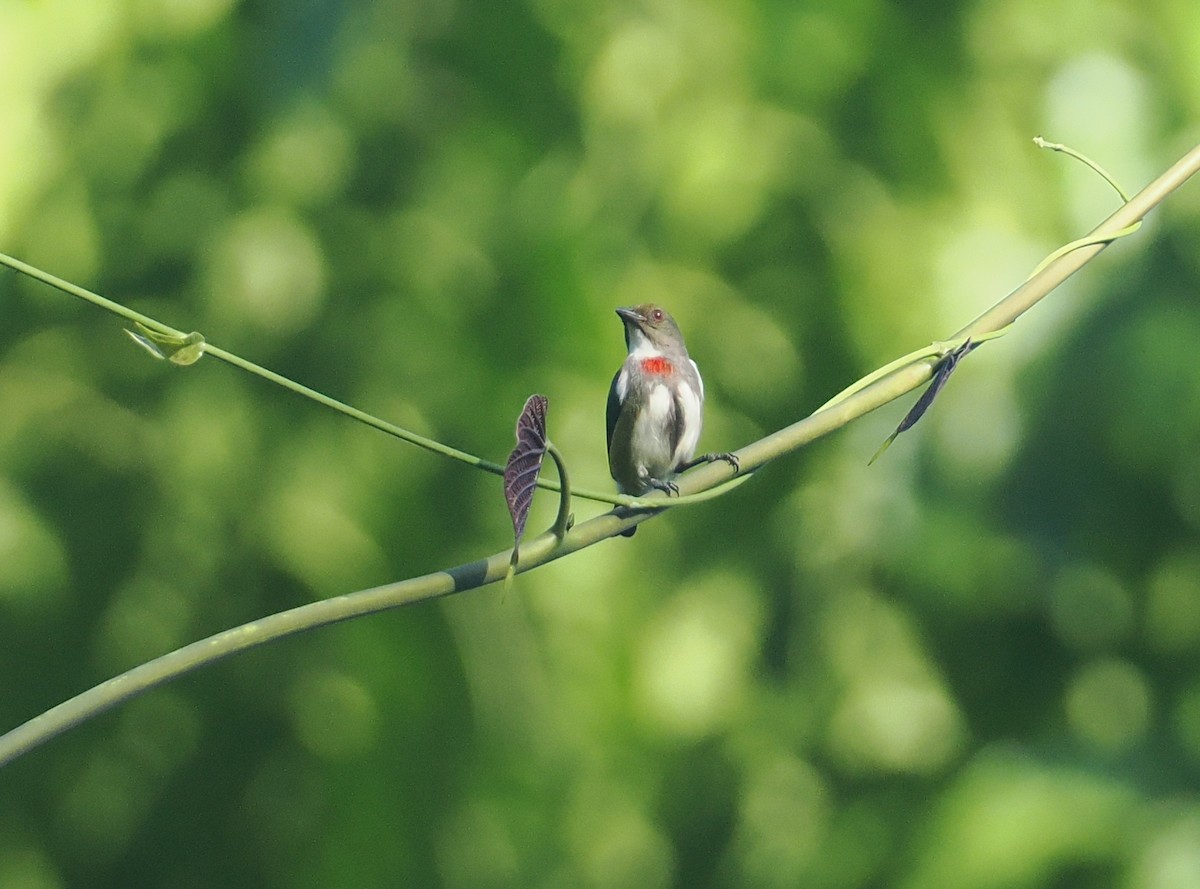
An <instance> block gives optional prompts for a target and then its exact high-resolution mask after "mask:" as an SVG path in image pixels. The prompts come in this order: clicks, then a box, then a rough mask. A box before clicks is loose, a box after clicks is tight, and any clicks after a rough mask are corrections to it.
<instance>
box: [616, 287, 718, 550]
mask: <svg viewBox="0 0 1200 889" xmlns="http://www.w3.org/2000/svg"><path fill="white" fill-rule="evenodd" d="M617 314H618V315H620V316H621V321H622V322H623V323H624V325H625V345H626V347H628V349H629V355H628V357H626V359H625V363H624V364H622V365H621V367H620V369H619V370H618V371H617V374H616V376H614V377H613V381H612V386H611V388H610V389H609V391H608V411H607V415H608V416H607V418H608V469H609V472H611V473H612V477H613V478H614V479H615V480H616V482H617V487H618V488H619V489H620V490H621V493H623V494H632V495H634V496H640V495H642V494H644V493H646V492H647V491H651V490H655V489H657V490H659V491H666V492H667V493H668V494H672V493H678V491H679V489H678V487H676V485H675V483H674V482H673V481H672V480H671V479H672V478H673V477H674V476H675V474H676V473H677V472H681V471H683V470H684V469H688V468H690V467H692V466H695V465H696V464H697V463H701V462H711V461H713V460H725V461H727V462H729V463H730V464H732V465H733V466H734V468H735V469H736V468H737V458H736V457H734V456H733V455H732V454H705V455H704V456H702V457H700V458H699V459H695V460H693V459H692V457H693V455H694V454H695V453H696V445H697V444H698V443H699V441H700V429H701V427H702V426H703V424H704V381H703V380H702V379H701V378H700V369H699V368H698V367H696V362H695V361H693V360H692V359H691V358H690V357H689V356H688V351H687V347H686V346H685V345H684V344H683V334H681V333H680V332H679V327H678V325H676V323H675V319H674V318H672V317H671V316H670V314H669V313H668V312H667V310H666V309H663V308H661V307H660V306H656V305H652V304H649V303H647V304H646V305H641V306H633V307H631V308H620V309H617ZM634 530H636V529H631V530H630V531H628V532H627V534H629V535H632V533H633V531H634Z"/></svg>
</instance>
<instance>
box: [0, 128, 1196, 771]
mask: <svg viewBox="0 0 1200 889" xmlns="http://www.w3.org/2000/svg"><path fill="white" fill-rule="evenodd" d="M1197 170H1200V146H1196V147H1195V148H1193V149H1192V150H1191V151H1189V152H1188V153H1187V154H1186V155H1184V156H1183V157H1182V158H1181V159H1180V160H1179V161H1177V162H1176V163H1175V164H1174V165H1173V166H1172V167H1171V168H1170V169H1168V170H1167V171H1166V172H1165V173H1163V174H1162V175H1161V176H1159V177H1158V178H1157V179H1156V180H1154V181H1153V182H1152V183H1150V184H1149V185H1148V186H1146V188H1144V189H1142V191H1140V192H1139V193H1138V194H1136V195H1135V196H1134V197H1133V198H1132V199H1130V200H1129V201H1128V202H1127V203H1125V204H1124V205H1122V206H1121V207H1120V208H1119V209H1118V210H1117V211H1116V212H1115V213H1113V214H1112V215H1111V216H1110V217H1109V218H1108V219H1106V220H1105V221H1104V222H1102V223H1101V224H1100V225H1099V226H1097V227H1096V229H1095V230H1093V231H1092V232H1091V233H1090V234H1089V235H1088V236H1087V237H1086V238H1082V239H1080V241H1079V242H1077V243H1078V246H1077V247H1076V248H1075V249H1072V250H1070V251H1068V252H1066V253H1062V252H1058V254H1057V255H1053V254H1052V257H1053V258H1052V259H1051V260H1050V261H1049V262H1048V263H1046V264H1045V265H1044V266H1043V267H1041V268H1039V270H1038V271H1037V272H1036V273H1035V274H1034V275H1033V276H1032V277H1031V278H1029V280H1027V281H1026V282H1025V283H1024V284H1022V285H1021V286H1019V287H1018V288H1017V289H1016V290H1014V291H1013V292H1012V293H1010V294H1008V295H1007V296H1006V297H1004V298H1003V299H1002V300H1000V302H998V303H996V305H994V306H992V307H991V308H990V309H988V310H987V311H985V312H984V313H983V314H981V315H980V316H979V317H978V318H976V319H975V320H974V321H972V322H971V323H970V324H968V325H966V326H965V327H963V328H962V329H961V330H960V331H958V332H957V333H956V334H954V336H953V337H951V338H950V340H951V341H954V340H960V339H962V338H965V337H968V336H969V337H975V338H979V337H982V336H984V335H986V334H988V333H992V332H995V331H998V330H1002V329H1003V328H1005V327H1007V326H1008V325H1010V324H1012V323H1013V322H1014V321H1015V320H1016V319H1017V318H1019V317H1020V316H1021V315H1023V314H1024V313H1025V312H1026V311H1028V310H1029V309H1030V308H1031V307H1032V306H1033V305H1035V304H1036V303H1037V302H1038V301H1039V300H1041V299H1043V298H1044V297H1045V296H1046V295H1047V294H1048V293H1050V292H1051V291H1052V290H1053V289H1054V288H1055V287H1057V286H1058V285H1059V284H1061V283H1062V282H1063V281H1065V280H1066V279H1067V278H1069V277H1070V276H1071V275H1073V274H1074V273H1075V272H1077V271H1078V270H1079V269H1081V268H1082V267H1083V266H1084V265H1085V264H1087V263H1088V262H1089V261H1091V260H1092V259H1093V258H1095V256H1096V255H1097V254H1099V253H1100V252H1101V251H1102V250H1103V249H1104V248H1105V247H1106V246H1107V245H1108V244H1109V243H1111V241H1112V240H1113V239H1115V238H1117V237H1120V236H1121V235H1122V234H1123V233H1126V231H1127V230H1128V229H1129V227H1130V226H1132V225H1134V224H1135V223H1136V222H1138V221H1139V220H1141V218H1142V217H1143V216H1145V215H1146V213H1148V212H1149V211H1150V210H1151V209H1153V208H1154V207H1155V206H1157V205H1158V204H1159V203H1160V202H1162V201H1163V200H1164V199H1165V198H1166V197H1167V196H1168V195H1170V194H1171V193H1172V192H1173V191H1175V190H1176V189H1178V188H1179V187H1180V186H1181V185H1182V184H1183V183H1184V182H1185V181H1187V179H1189V178H1190V177H1191V176H1192V175H1194V174H1195V173H1196V172H1197ZM10 264H11V263H10ZM35 277H37V276H36V275H35ZM63 283H66V282H63ZM55 286H57V285H55ZM72 286H73V285H72ZM68 292H72V291H68ZM77 295H79V294H77ZM92 296H94V294H93V295H92ZM85 298H88V299H89V301H95V300H92V299H91V298H90V297H85ZM97 299H102V298H99V297H97ZM102 302H107V301H106V300H104V301H102ZM111 306H113V308H111V309H110V310H113V311H116V312H117V314H120V315H123V316H124V317H126V318H129V319H130V320H133V321H141V322H142V323H143V324H146V326H147V327H151V328H153V329H156V330H160V331H162V332H164V333H177V331H171V330H169V329H168V330H162V328H161V326H159V325H158V324H157V322H152V321H151V319H145V318H143V317H141V316H138V315H137V314H136V313H132V312H130V311H129V310H127V309H124V308H123V307H119V306H116V305H115V304H111ZM934 364H936V358H934V357H930V358H926V359H923V360H919V361H916V362H915V363H911V364H907V365H905V366H902V367H900V368H898V369H896V370H895V371H894V372H892V373H890V374H888V375H887V376H885V377H884V378H882V379H879V380H876V381H875V382H873V383H871V384H870V385H868V386H866V387H865V388H863V389H861V390H860V391H857V392H855V393H854V394H852V395H850V396H848V397H846V398H844V399H842V400H841V401H839V402H838V403H836V404H833V405H830V406H828V407H824V408H822V409H820V410H818V411H817V412H816V413H814V414H812V415H810V416H809V417H807V418H805V419H803V420H800V421H799V422H797V423H793V424H792V425H790V426H787V427H785V428H783V429H781V430H779V431H778V432H775V433H772V434H771V435H768V436H766V437H765V438H762V439H759V440H758V441H756V442H753V443H752V444H749V445H747V446H745V447H744V448H742V449H741V450H739V451H737V452H735V453H736V456H737V458H738V460H739V463H740V465H741V470H742V472H743V473H750V472H752V471H754V470H756V469H758V468H760V467H761V466H763V465H764V464H766V463H768V462H770V461H772V460H774V459H776V458H778V457H780V456H782V455H784V454H787V453H790V452H792V451H795V450H797V449H798V448H800V447H802V446H804V445H806V444H808V443H810V442H812V441H813V440H815V439H817V438H820V437H822V436H824V435H827V434H829V433H830V432H833V431H834V430H836V429H840V428H841V427H843V426H845V425H846V424H848V423H849V422H851V421H852V420H855V419H857V418H858V417H861V416H863V415H864V414H867V413H869V412H871V411H873V410H875V409H876V408H878V407H881V406H882V405H884V404H887V403H888V402H890V401H892V400H894V399H896V398H899V397H900V396H902V395H904V394H906V393H908V392H911V391H912V390H913V389H916V388H917V387H919V386H921V385H923V384H924V383H926V382H928V380H929V378H930V376H931V374H932V368H933V365H934ZM733 474H734V470H733V468H732V467H731V466H729V465H728V464H726V463H723V462H718V463H710V464H707V465H705V466H702V467H699V468H698V469H696V470H695V471H693V472H689V473H687V474H685V475H684V476H682V477H681V478H680V482H679V487H680V493H681V494H689V493H697V492H700V491H706V490H708V489H711V488H714V487H716V486H717V485H720V484H722V483H724V482H727V481H729V480H730V479H731V478H732V477H733ZM647 499H648V501H649V502H655V501H656V500H657V498H647ZM663 505H666V504H665V503H664V504H663ZM653 514H654V513H635V514H632V515H618V514H617V513H615V512H608V513H605V514H603V515H600V516H597V517H595V518H593V519H590V520H588V521H586V522H583V523H581V524H579V525H576V526H574V527H573V528H571V529H570V530H569V531H568V532H567V533H566V534H565V535H563V536H562V537H561V538H560V537H559V536H557V535H556V534H555V533H554V532H553V531H548V532H546V533H543V534H541V535H539V536H538V537H535V538H534V539H533V540H531V541H528V542H526V543H525V545H524V546H523V547H522V553H521V562H520V565H519V566H518V568H517V572H518V573H523V572H525V571H529V570H531V569H533V568H537V567H539V566H541V565H544V564H546V563H547V562H550V561H553V560H555V559H559V558H562V557H563V556H566V555H569V554H571V553H573V552H575V551H577V550H579V549H582V548H584V547H587V546H591V545H593V544H595V543H598V542H599V541H601V540H604V539H606V538H608V537H612V536H614V535H616V534H618V533H620V532H621V531H623V530H626V529H628V528H631V527H633V526H634V525H636V524H638V523H640V522H642V521H645V520H646V519H647V518H649V517H650V516H651V515H653ZM511 555H512V551H511V550H505V551H503V552H499V553H495V554H494V555H491V556H488V557H487V558H485V559H480V560H478V561H474V562H469V563H467V564H464V565H459V566H457V567H455V568H450V569H447V570H445V571H437V572H434V573H433V574H426V575H424V576H422V577H415V578H411V579H408V580H402V581H398V582H396V583H391V584H386V585H384V586H379V587H374V588H372V589H368V590H360V591H358V592H354V593H347V594H345V595H342V596H337V597H335V598H332V599H325V600H322V601H320V602H313V603H310V604H307V605H301V606H299V607H297V608H292V609H289V610H287V611H282V612H279V613H277V614H272V615H269V616H267V617H264V618H262V619H260V620H256V621H252V622H251V623H248V624H244V625H242V626H240V627H234V628H233V629H229V630H225V631H223V632H220V633H217V634H216V635H214V636H210V637H208V638H207V639H202V640H200V641H199V642H193V643H192V644H190V645H186V646H184V647H183V648H179V649H176V650H175V651H173V652H170V653H169V654H165V655H162V656H161V657H158V658H155V659H154V660H152V661H148V662H146V663H144V664H141V665H139V666H137V667H134V668H133V669H131V670H128V671H127V672H125V673H122V674H121V675H119V676H116V677H114V678H112V679H109V680H107V681H105V682H102V683H100V684H99V685H97V686H95V687H93V688H91V689H89V690H87V691H85V692H83V693H81V694H79V695H76V696H75V697H73V698H71V699H69V700H67V701H64V702H63V703H61V704H59V705H57V706H55V707H52V708H50V709H49V710H47V711H46V712H45V713H43V714H41V715H40V716H37V717H34V718H33V719H31V720H29V721H28V722H26V723H24V724H22V725H20V726H18V727H16V728H14V729H12V730H11V731H9V732H8V733H7V734H5V735H3V736H0V765H4V764H5V763H8V762H11V761H12V760H13V759H16V758H17V757H19V756H21V755H22V754H24V753H27V752H28V751H30V750H32V749H34V748H36V747H38V746H40V745H41V744H44V743H46V742H47V741H49V740H50V739H51V738H54V737H56V736H57V735H59V734H61V733H62V732H65V731H67V730H68V729H70V728H72V727H74V726H76V725H79V724H80V723H82V722H85V721H86V720H89V719H92V718H94V717H96V716H98V715H99V714H101V713H104V712H106V711H107V710H110V709H111V708H113V707H115V706H116V705H118V704H120V703H123V702H124V701H127V700H129V699H130V698H132V697H135V696H136V695H139V694H141V693H142V692H145V691H148V690H149V689H152V688H156V687H158V686H161V685H164V684H165V683H167V682H170V681H171V680H173V679H176V678H178V677H180V676H183V675H185V674H187V673H189V672H191V671H192V670H196V669H198V668H200V667H204V666H207V665H209V664H213V663H216V662H217V661H219V660H223V659H224V658H227V657H229V656H231V655H233V654H237V653H238V652H241V651H245V650H247V649H249V648H254V647H257V646H259V645H263V644H265V643H267V642H270V641H273V640H275V639H281V638H284V637H286V636H291V635H294V634H296V633H300V632H303V631H305V630H310V629H314V628H316V627H321V626H327V625H329V624H334V623H338V622H340V621H344V620H349V619H350V618H354V617H361V616H363V615H367V614H373V613H375V612H379V611H384V610H387V609H390V608H397V607H400V606H403V605H411V604H413V603H415V602H424V601H428V600H431V599H436V598H440V597H442V596H448V595H451V594H453V593H460V592H464V591H466V590H471V589H476V588H478V587H481V586H484V585H486V584H489V583H493V582H495V581H497V580H501V579H503V577H504V576H505V573H506V571H507V569H508V566H509V561H510V558H511Z"/></svg>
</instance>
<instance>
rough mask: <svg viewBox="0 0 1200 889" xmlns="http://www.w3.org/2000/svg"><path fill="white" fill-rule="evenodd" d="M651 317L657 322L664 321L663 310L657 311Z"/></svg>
mask: <svg viewBox="0 0 1200 889" xmlns="http://www.w3.org/2000/svg"><path fill="white" fill-rule="evenodd" d="M650 317H651V318H653V319H654V320H655V321H661V320H662V319H663V311H662V309H655V310H654V311H653V312H651V313H650Z"/></svg>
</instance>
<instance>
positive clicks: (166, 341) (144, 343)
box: [125, 321, 204, 367]
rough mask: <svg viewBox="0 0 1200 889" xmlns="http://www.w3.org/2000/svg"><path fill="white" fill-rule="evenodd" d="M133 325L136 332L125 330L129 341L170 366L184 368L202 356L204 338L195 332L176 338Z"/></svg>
mask: <svg viewBox="0 0 1200 889" xmlns="http://www.w3.org/2000/svg"><path fill="white" fill-rule="evenodd" d="M134 324H135V325H137V331H133V330H128V329H126V331H125V332H126V333H127V334H129V337H130V339H132V340H133V341H134V342H135V343H137V344H138V345H139V346H141V347H142V348H143V349H145V350H146V351H147V352H149V353H150V354H151V355H153V356H154V357H155V358H157V359H159V360H163V359H166V360H167V361H170V362H171V363H172V364H178V365H180V366H182V367H186V366H187V365H189V364H195V363H196V362H197V361H199V360H200V356H202V355H203V354H204V337H203V336H201V335H200V334H199V333H196V332H195V331H193V332H192V333H187V334H181V335H179V336H176V335H174V334H169V333H159V332H158V331H156V330H151V329H150V328H149V327H147V326H146V325H144V324H142V323H141V322H138V321H135V322H134ZM164 347H165V348H164Z"/></svg>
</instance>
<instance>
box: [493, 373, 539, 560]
mask: <svg viewBox="0 0 1200 889" xmlns="http://www.w3.org/2000/svg"><path fill="white" fill-rule="evenodd" d="M548 405H549V402H548V401H547V400H546V396H545V395H530V396H529V398H528V400H526V402H525V407H524V408H522V409H521V416H520V417H518V418H517V446H516V447H515V448H513V452H512V453H511V454H509V455H508V462H507V463H505V464H504V499H505V500H507V501H508V512H509V515H511V516H512V523H513V556H512V563H511V564H512V566H513V567H514V568H515V567H516V564H517V549H518V547H520V545H521V535H523V534H524V533H525V520H526V519H528V518H529V507H530V506H531V505H532V503H533V492H534V491H536V490H537V481H538V476H539V475H540V474H541V471H542V460H543V459H544V458H545V456H546V447H547V441H546V408H547V406H548Z"/></svg>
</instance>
